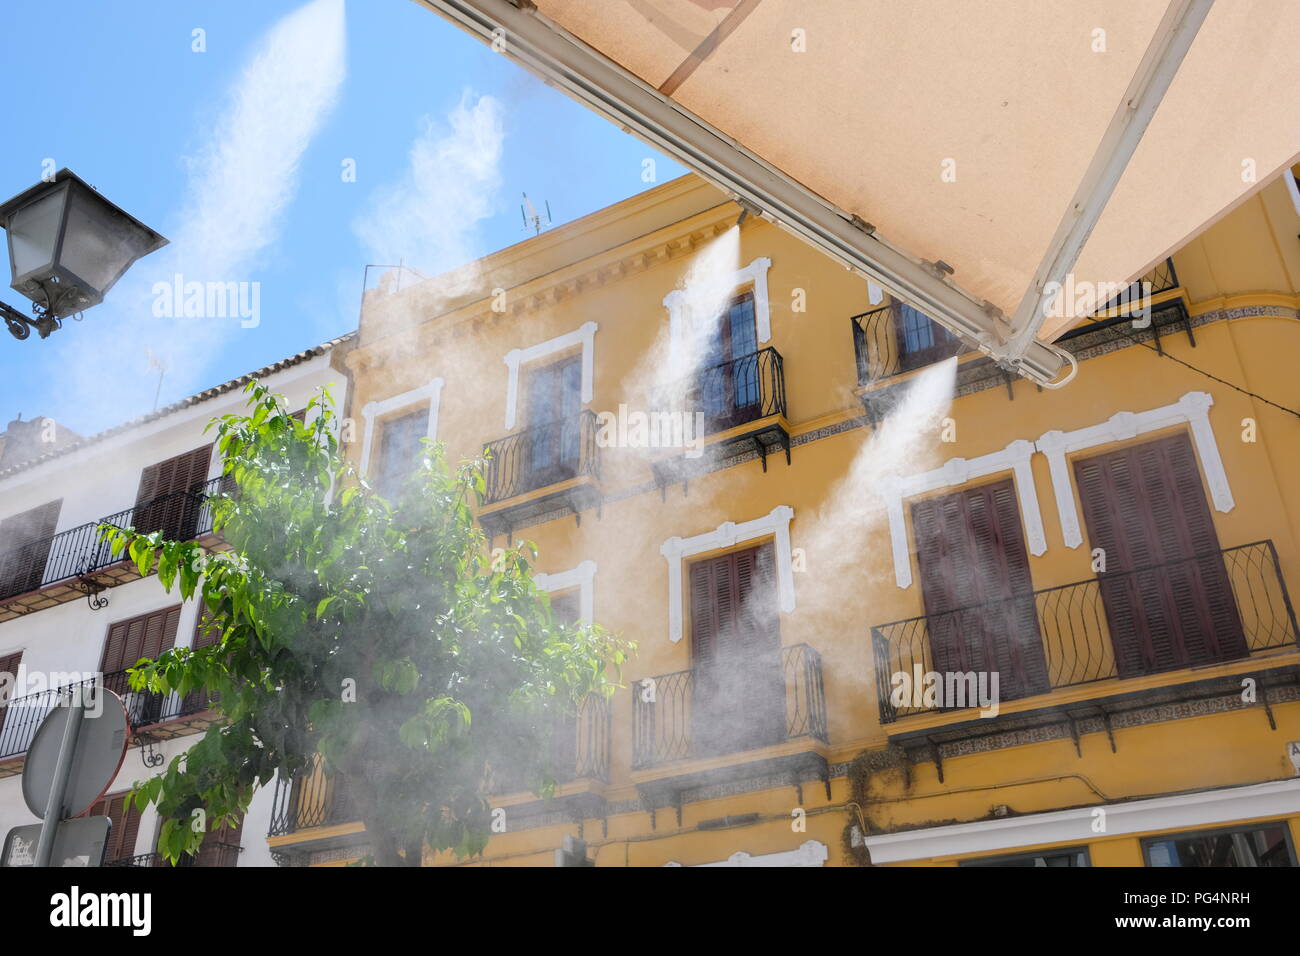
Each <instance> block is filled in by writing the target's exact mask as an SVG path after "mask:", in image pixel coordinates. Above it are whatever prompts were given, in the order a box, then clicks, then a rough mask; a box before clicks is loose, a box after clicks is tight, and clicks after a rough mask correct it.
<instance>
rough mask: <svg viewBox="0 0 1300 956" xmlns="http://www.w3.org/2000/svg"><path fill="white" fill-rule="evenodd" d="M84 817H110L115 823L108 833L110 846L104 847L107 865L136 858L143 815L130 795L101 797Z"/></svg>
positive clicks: (123, 793) (118, 794)
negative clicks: (137, 841)
mask: <svg viewBox="0 0 1300 956" xmlns="http://www.w3.org/2000/svg"><path fill="white" fill-rule="evenodd" d="M82 816H86V817H108V818H109V819H110V820H111V821H113V827H112V829H111V830H109V832H108V846H106V847H104V863H105V864H108V863H114V862H117V861H118V860H125V859H129V858H130V857H133V856H135V842H136V837H137V836H139V833H140V816H141V814H140V811H139V810H137V809H136V808H135V801H134V800H131V799H130V797H129V794H128V793H126V792H122V793H113V794H109V795H108V796H106V797H101V798H100V799H99V801H98V802H96V803H95V805H94V806H92V807H91V808H90V809H89V810H87V811H86V812H85V813H83V814H82Z"/></svg>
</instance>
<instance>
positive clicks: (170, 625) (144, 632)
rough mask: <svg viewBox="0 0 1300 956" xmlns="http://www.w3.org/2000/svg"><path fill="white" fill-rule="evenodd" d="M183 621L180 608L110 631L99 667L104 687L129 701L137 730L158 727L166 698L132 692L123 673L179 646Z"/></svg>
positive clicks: (121, 623)
mask: <svg viewBox="0 0 1300 956" xmlns="http://www.w3.org/2000/svg"><path fill="white" fill-rule="evenodd" d="M180 617H181V606H180V605H179V604H178V605H176V606H175V607H170V608H165V609H163V610H161V611H154V612H152V613H149V614H142V615H141V616H139V617H133V618H129V619H127V620H125V621H118V622H117V623H116V624H112V625H110V626H109V628H108V636H107V637H106V638H105V640H104V653H103V656H102V658H101V659H100V665H99V669H100V672H101V673H103V675H104V686H105V687H106V688H107V689H109V690H111V691H113V692H114V693H116V694H119V695H121V696H123V697H124V698H126V699H127V702H128V707H127V712H128V715H129V716H130V717H131V721H132V723H133V724H135V725H137V726H143V725H145V724H151V723H156V722H157V720H158V717H159V714H160V712H161V707H162V703H163V701H164V700H165V699H166V697H165V695H163V694H152V693H142V692H136V691H132V690H131V688H130V684H129V682H128V680H127V676H126V674H125V673H123V672H124V671H125V670H126V669H127V668H128V667H134V666H135V665H136V663H137V662H138V661H139V660H140V659H141V658H146V657H147V658H148V659H150V660H157V659H158V656H159V655H160V654H162V652H163V651H167V650H171V648H172V647H173V646H175V644H176V628H177V625H179V624H180ZM128 695H130V696H128ZM137 695H138V696H137Z"/></svg>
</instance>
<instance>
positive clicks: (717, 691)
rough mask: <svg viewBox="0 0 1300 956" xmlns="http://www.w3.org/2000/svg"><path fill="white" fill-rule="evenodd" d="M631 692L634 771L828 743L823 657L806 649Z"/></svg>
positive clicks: (696, 671)
mask: <svg viewBox="0 0 1300 956" xmlns="http://www.w3.org/2000/svg"><path fill="white" fill-rule="evenodd" d="M649 680H650V681H651V683H650V684H649V685H647V684H646V682H645V681H644V680H643V681H637V682H635V683H634V684H633V686H632V690H633V695H632V700H633V709H632V739H633V754H632V767H633V769H634V770H644V769H647V768H650V767H657V766H660V765H662V764H666V763H670V762H672V761H675V760H691V759H697V758H704V757H714V756H720V755H723V754H730V753H739V752H740V751H744V750H753V749H756V748H759V747H768V746H772V745H774V744H779V743H782V742H784V741H786V740H793V739H796V738H799V737H809V738H812V739H815V740H820V741H821V742H822V743H826V742H827V741H826V692H825V689H824V687H823V685H822V663H821V656H820V655H819V654H818V653H817V652H816V651H815V650H813V648H812V647H810V646H809V645H807V644H795V645H792V646H789V647H783V648H781V651H780V656H779V658H778V657H777V656H776V655H772V657H771V660H770V661H766V662H765V661H761V660H759V661H753V660H750V661H747V662H745V663H744V664H742V665H739V666H737V667H735V668H731V667H727V666H726V665H714V666H698V667H695V668H693V669H691V670H686V671H678V672H676V673H674V674H663V675H660V676H659V677H653V678H650V679H649Z"/></svg>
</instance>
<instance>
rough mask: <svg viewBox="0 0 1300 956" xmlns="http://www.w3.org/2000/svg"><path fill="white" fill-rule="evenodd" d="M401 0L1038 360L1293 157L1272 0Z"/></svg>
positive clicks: (1294, 123)
mask: <svg viewBox="0 0 1300 956" xmlns="http://www.w3.org/2000/svg"><path fill="white" fill-rule="evenodd" d="M421 2H423V3H425V4H427V5H429V6H431V7H433V8H434V9H436V10H439V12H442V13H443V14H445V15H447V16H449V17H450V18H451V19H453V20H454V21H455V22H458V23H460V24H461V25H462V26H464V27H466V28H468V29H470V30H472V31H474V32H475V33H477V34H478V35H480V36H482V37H484V38H485V39H488V40H491V39H493V38H494V37H495V39H496V42H497V48H498V49H501V50H502V52H504V53H506V54H507V55H509V56H513V57H514V58H516V59H517V60H518V61H519V62H521V63H522V64H524V65H525V66H527V67H528V68H530V69H532V70H534V71H535V72H538V73H540V74H541V75H543V76H544V77H545V78H547V79H548V80H550V81H551V82H553V83H555V84H556V85H558V86H560V87H561V88H563V89H566V90H567V91H568V92H570V93H571V94H572V95H574V96H575V97H577V98H578V99H580V100H582V101H583V102H586V103H587V104H588V105H590V106H593V107H594V108H596V109H598V110H599V111H600V112H602V113H604V114H605V115H607V116H609V117H610V118H611V119H613V120H614V121H616V122H619V123H621V124H622V125H625V126H627V127H628V128H630V129H632V130H633V131H635V132H637V133H638V134H640V135H642V136H643V137H644V138H646V139H647V140H648V141H650V142H652V143H654V144H655V145H656V146H659V147H660V148H663V149H666V150H668V151H670V152H672V153H673V154H674V155H675V156H677V157H678V158H680V159H682V160H683V161H684V162H685V163H687V164H688V165H690V166H691V167H693V168H694V169H696V171H697V172H699V173H700V174H701V175H703V176H704V177H705V178H706V179H709V180H710V181H712V182H714V183H715V184H716V185H718V186H719V187H720V188H723V189H724V190H726V191H727V192H729V193H731V194H732V195H735V196H737V197H738V198H741V199H743V200H745V201H746V202H747V203H748V204H750V205H751V206H753V207H754V208H755V209H756V210H757V211H759V212H761V213H762V214H764V215H766V216H768V217H769V218H771V219H773V220H774V221H777V222H779V223H780V224H781V225H782V226H784V227H786V228H790V229H791V230H792V231H794V232H796V233H798V234H800V235H802V236H803V237H804V238H806V239H808V240H810V241H812V242H814V243H817V244H818V245H820V246H821V247H822V248H823V249H825V250H826V251H827V252H828V253H830V254H831V255H834V256H836V257H837V258H839V259H840V260H841V261H844V262H845V264H846V265H849V266H850V267H852V268H854V269H855V270H857V271H859V272H861V273H862V274H864V275H867V276H869V277H871V278H873V279H876V280H877V281H880V282H881V283H882V284H883V285H885V286H886V287H887V288H889V289H890V290H891V291H893V292H895V293H897V294H899V295H901V296H902V297H903V298H905V299H908V300H909V301H912V302H913V303H914V304H916V305H917V306H918V307H920V308H922V309H924V310H925V311H927V312H929V313H930V314H931V315H933V316H934V317H935V318H936V319H938V320H939V321H941V322H943V323H944V324H945V325H948V326H949V327H951V328H953V329H954V330H955V331H958V332H960V333H962V334H963V335H965V336H966V337H967V338H968V339H970V340H972V341H974V342H976V343H977V344H978V345H979V346H980V347H981V348H983V349H984V351H986V352H988V353H989V354H991V355H993V356H994V357H995V358H998V359H999V360H1001V361H1003V362H1004V363H1005V364H1006V365H1008V366H1014V367H1017V368H1018V369H1019V370H1020V371H1021V372H1023V373H1025V374H1029V375H1031V377H1034V378H1037V379H1039V380H1042V379H1045V378H1051V377H1053V376H1054V375H1055V374H1057V372H1059V370H1060V368H1061V363H1062V359H1061V356H1060V354H1059V352H1056V351H1055V350H1049V349H1044V348H1043V347H1042V346H1039V345H1035V344H1034V343H1035V341H1043V342H1050V341H1051V340H1052V339H1053V338H1055V337H1056V336H1057V335H1059V334H1060V333H1061V332H1062V331H1064V330H1065V329H1066V328H1068V327H1069V326H1070V325H1073V324H1075V323H1076V322H1077V321H1078V317H1076V316H1073V315H1072V314H1071V313H1070V310H1069V309H1068V308H1066V309H1062V308H1060V307H1058V308H1056V309H1054V310H1052V313H1051V314H1045V309H1044V308H1043V305H1044V299H1045V298H1046V299H1049V300H1050V298H1051V296H1050V292H1051V289H1052V288H1054V287H1053V286H1051V285H1049V283H1050V282H1051V281H1052V280H1054V279H1055V280H1059V281H1065V277H1066V276H1067V275H1068V276H1069V281H1070V282H1072V283H1073V286H1074V288H1080V283H1095V284H1098V287H1099V289H1104V288H1105V286H1101V285H1100V284H1102V283H1107V284H1119V283H1126V282H1128V281H1130V280H1132V279H1134V278H1136V277H1138V276H1140V275H1142V274H1143V273H1144V272H1146V271H1147V270H1148V269H1150V268H1151V267H1152V266H1154V265H1155V264H1156V263H1158V262H1159V261H1160V260H1161V259H1163V258H1164V257H1165V256H1167V255H1168V254H1169V253H1171V252H1172V251H1173V250H1175V249H1176V248H1178V247H1179V246H1181V245H1182V244H1184V243H1185V242H1186V241H1187V240H1188V239H1189V238H1191V237H1192V236H1194V235H1195V234H1196V233H1198V232H1200V231H1201V230H1203V229H1204V228H1205V227H1206V226H1207V225H1209V224H1210V223H1212V222H1213V221H1214V220H1216V219H1217V218H1219V217H1221V216H1222V215H1224V214H1225V213H1226V212H1228V211H1229V210H1230V209H1231V208H1233V207H1234V206H1235V205H1236V204H1238V203H1240V202H1241V201H1242V200H1244V199H1245V198H1246V197H1247V196H1249V195H1250V194H1251V193H1252V192H1254V191H1255V190H1256V189H1258V188H1261V187H1262V186H1263V185H1264V184H1265V183H1266V182H1267V181H1269V180H1270V179H1271V178H1273V177H1274V176H1276V175H1278V174H1279V173H1280V172H1281V171H1282V170H1283V169H1284V168H1285V167H1287V166H1288V165H1290V164H1291V163H1293V162H1295V161H1296V160H1297V158H1300V15H1297V14H1298V11H1297V9H1296V7H1295V6H1294V5H1293V4H1292V3H1290V2H1288V0H1219V2H1218V3H1213V0H1173V2H1172V3H1166V2H1165V0H984V2H976V0H967V2H955V0H536V5H535V9H530V8H532V6H533V4H531V3H529V2H527V0H421ZM520 8H523V9H522V10H521V9H520ZM493 31H496V32H495V33H494V32H493ZM1144 111H1145V112H1144ZM1148 121H1149V125H1148ZM854 217H856V219H855V218H854ZM868 224H869V225H868ZM873 229H874V231H873ZM936 263H938V264H940V265H935V264H936ZM945 265H946V266H948V267H951V270H952V271H951V273H949V272H948V270H947V269H946V268H944V266H945Z"/></svg>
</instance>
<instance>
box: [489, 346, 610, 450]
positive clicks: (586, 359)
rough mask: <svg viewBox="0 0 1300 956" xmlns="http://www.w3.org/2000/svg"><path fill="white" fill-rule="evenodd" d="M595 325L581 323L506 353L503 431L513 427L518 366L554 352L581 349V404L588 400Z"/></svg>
mask: <svg viewBox="0 0 1300 956" xmlns="http://www.w3.org/2000/svg"><path fill="white" fill-rule="evenodd" d="M597 328H599V325H598V324H597V323H595V322H584V323H583V324H582V325H580V326H579V327H578V328H576V329H574V330H573V331H572V332H566V333H565V334H564V335H557V336H556V337H555V338H553V339H548V340H547V341H545V342H539V343H538V344H536V345H530V346H529V347H528V348H526V349H511V350H510V351H509V352H507V353H506V357H505V363H506V367H507V368H509V369H510V381H509V382H508V384H507V385H506V430H507V431H509V430H510V429H512V428H514V427H515V421H516V419H517V418H518V406H519V366H521V365H526V364H528V363H529V362H535V361H537V360H538V359H540V358H545V357H546V356H548V355H554V354H555V353H556V352H563V351H564V350H565V349H570V348H573V346H575V345H581V346H582V401H583V403H584V404H585V403H587V402H590V401H591V396H592V394H593V391H594V388H595V377H596V329H597Z"/></svg>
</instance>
